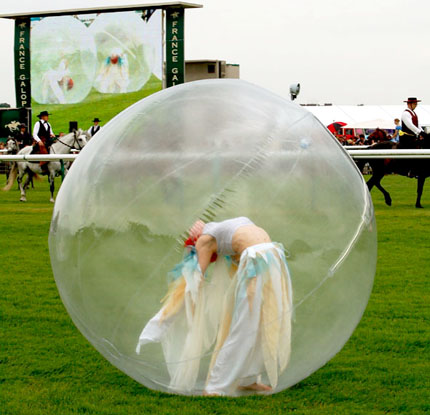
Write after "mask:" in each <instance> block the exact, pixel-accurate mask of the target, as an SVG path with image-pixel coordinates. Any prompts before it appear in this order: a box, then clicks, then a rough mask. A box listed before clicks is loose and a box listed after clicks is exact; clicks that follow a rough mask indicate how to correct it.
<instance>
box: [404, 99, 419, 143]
mask: <svg viewBox="0 0 430 415" xmlns="http://www.w3.org/2000/svg"><path fill="white" fill-rule="evenodd" d="M403 102H406V104H407V108H406V109H405V110H404V111H403V114H402V131H403V134H402V135H401V136H400V140H399V141H400V146H399V148H416V147H417V145H418V139H420V138H421V137H422V135H423V133H424V131H423V130H422V128H421V127H420V126H419V123H418V116H417V114H416V113H415V108H416V107H417V105H418V102H421V101H420V100H418V99H416V98H408V99H407V101H403Z"/></svg>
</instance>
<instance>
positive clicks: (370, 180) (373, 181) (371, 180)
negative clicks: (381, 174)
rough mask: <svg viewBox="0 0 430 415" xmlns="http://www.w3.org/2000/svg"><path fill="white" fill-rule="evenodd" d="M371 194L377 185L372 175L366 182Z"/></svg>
mask: <svg viewBox="0 0 430 415" xmlns="http://www.w3.org/2000/svg"><path fill="white" fill-rule="evenodd" d="M366 184H367V187H368V189H369V192H371V191H372V189H373V186H374V185H375V175H374V174H372V177H371V178H370V179H369V180H368V181H367V182H366Z"/></svg>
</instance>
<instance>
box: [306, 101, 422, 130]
mask: <svg viewBox="0 0 430 415" xmlns="http://www.w3.org/2000/svg"><path fill="white" fill-rule="evenodd" d="M304 108H306V109H307V110H308V111H310V112H312V114H314V115H315V116H316V117H317V118H318V119H319V120H320V121H321V122H322V123H323V124H324V125H329V124H331V123H333V122H336V121H341V122H345V123H346V124H347V125H346V126H345V128H371V129H373V128H377V127H379V128H386V129H394V128H395V125H394V118H399V119H400V118H401V116H402V113H403V111H404V109H405V108H406V106H405V105H305V106H304ZM415 111H416V113H417V115H418V119H419V121H420V124H421V125H422V126H426V125H428V126H430V105H418V107H417V109H416V110H415ZM375 120H378V121H379V124H381V125H375V124H374V121H375ZM382 122H384V124H383V125H384V126H382ZM367 123H373V125H372V126H371V127H366V126H363V125H364V124H367ZM358 124H361V125H360V126H359V125H358ZM369 125H370V124H369Z"/></svg>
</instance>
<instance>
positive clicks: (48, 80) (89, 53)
mask: <svg viewBox="0 0 430 415" xmlns="http://www.w3.org/2000/svg"><path fill="white" fill-rule="evenodd" d="M96 67H97V61H96V45H95V42H94V38H93V35H92V33H91V32H90V31H89V30H88V28H87V27H86V26H85V25H84V24H83V23H82V22H81V21H79V20H78V19H75V18H74V17H71V16H62V17H47V18H45V19H43V20H41V21H39V22H36V23H34V26H33V28H32V31H31V89H32V94H33V98H34V99H35V100H36V102H38V103H39V104H73V103H77V102H81V101H83V100H84V99H85V98H86V96H87V95H88V94H89V92H90V91H91V88H92V86H93V82H94V78H95V75H96Z"/></svg>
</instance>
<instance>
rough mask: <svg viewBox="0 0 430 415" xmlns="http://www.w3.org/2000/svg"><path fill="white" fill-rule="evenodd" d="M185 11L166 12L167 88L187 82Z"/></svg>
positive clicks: (173, 10) (169, 10)
mask: <svg viewBox="0 0 430 415" xmlns="http://www.w3.org/2000/svg"><path fill="white" fill-rule="evenodd" d="M184 20H185V11H184V9H167V10H166V87H167V88H169V87H171V86H174V85H178V84H183V83H184V82H185V59H184Z"/></svg>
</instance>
